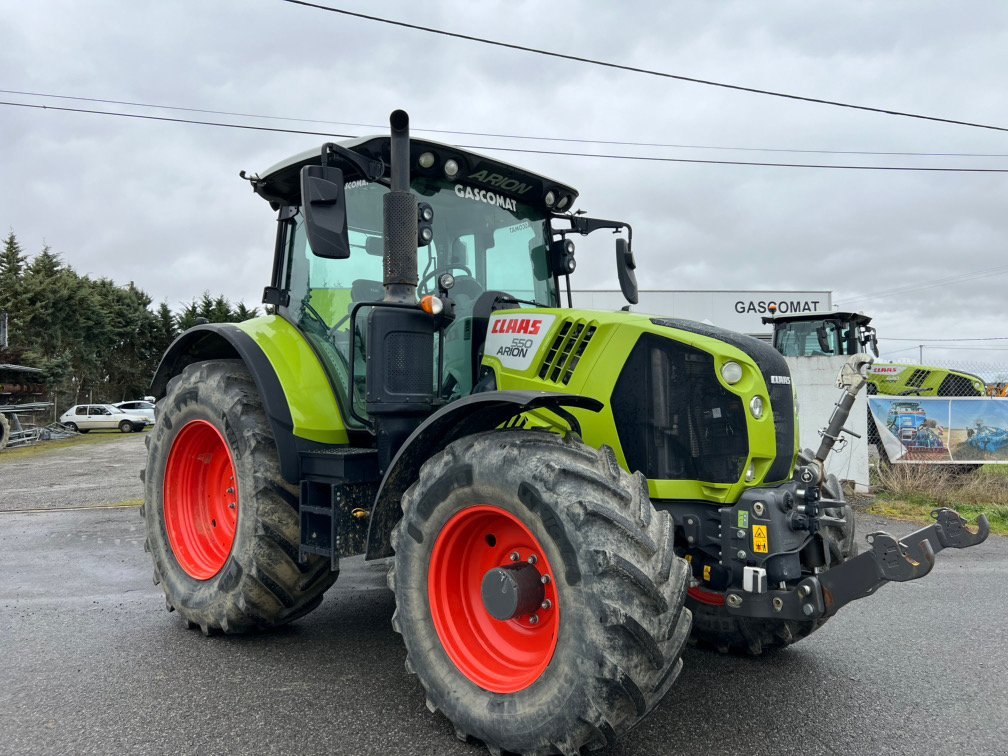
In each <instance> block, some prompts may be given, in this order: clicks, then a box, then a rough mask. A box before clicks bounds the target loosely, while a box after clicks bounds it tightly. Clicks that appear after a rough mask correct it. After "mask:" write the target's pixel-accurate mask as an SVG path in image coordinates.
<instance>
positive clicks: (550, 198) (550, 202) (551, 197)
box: [543, 189, 556, 207]
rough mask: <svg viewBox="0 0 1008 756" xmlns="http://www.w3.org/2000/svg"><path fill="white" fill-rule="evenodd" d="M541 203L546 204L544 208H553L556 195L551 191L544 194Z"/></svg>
mask: <svg viewBox="0 0 1008 756" xmlns="http://www.w3.org/2000/svg"><path fill="white" fill-rule="evenodd" d="M543 201H544V202H545V203H546V207H553V203H554V202H556V194H555V193H554V192H553V190H552V189H550V190H549V191H548V192H546V196H545V197H544V198H543Z"/></svg>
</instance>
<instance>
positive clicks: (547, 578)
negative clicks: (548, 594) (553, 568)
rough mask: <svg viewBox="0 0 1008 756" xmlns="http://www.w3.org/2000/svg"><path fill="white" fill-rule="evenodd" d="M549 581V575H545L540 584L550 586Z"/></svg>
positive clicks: (540, 579)
mask: <svg viewBox="0 0 1008 756" xmlns="http://www.w3.org/2000/svg"><path fill="white" fill-rule="evenodd" d="M549 581H550V576H549V575H543V576H542V577H541V578H539V582H540V583H542V584H543V585H546V584H548V583H549Z"/></svg>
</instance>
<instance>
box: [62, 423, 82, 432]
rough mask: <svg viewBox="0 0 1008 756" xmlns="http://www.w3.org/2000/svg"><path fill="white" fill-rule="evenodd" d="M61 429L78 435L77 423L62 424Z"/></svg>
mask: <svg viewBox="0 0 1008 756" xmlns="http://www.w3.org/2000/svg"><path fill="white" fill-rule="evenodd" d="M63 427H64V428H66V429H67V430H71V431H73V432H74V433H80V428H78V427H77V423H63Z"/></svg>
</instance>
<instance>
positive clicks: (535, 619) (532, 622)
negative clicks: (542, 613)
mask: <svg viewBox="0 0 1008 756" xmlns="http://www.w3.org/2000/svg"><path fill="white" fill-rule="evenodd" d="M529 624H530V625H538V624H539V618H538V617H537V616H536V615H534V614H533V615H532V616H531V617H529Z"/></svg>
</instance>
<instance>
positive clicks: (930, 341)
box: [882, 336, 1008, 344]
mask: <svg viewBox="0 0 1008 756" xmlns="http://www.w3.org/2000/svg"><path fill="white" fill-rule="evenodd" d="M882 340H883V341H913V342H916V343H920V344H938V343H941V342H945V341H950V342H952V343H956V344H957V343H959V342H960V341H1008V336H984V337H983V338H976V339H909V338H905V337H899V338H897V337H895V336H886V337H885V338H884V339H882Z"/></svg>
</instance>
